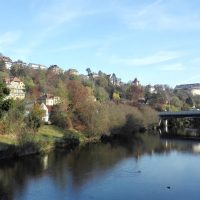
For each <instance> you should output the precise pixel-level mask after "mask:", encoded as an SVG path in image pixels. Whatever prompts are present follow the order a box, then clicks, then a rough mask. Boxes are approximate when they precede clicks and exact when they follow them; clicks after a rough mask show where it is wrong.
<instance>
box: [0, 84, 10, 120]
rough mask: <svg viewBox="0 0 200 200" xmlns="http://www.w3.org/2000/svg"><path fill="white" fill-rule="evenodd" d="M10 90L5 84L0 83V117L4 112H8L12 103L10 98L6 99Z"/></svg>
mask: <svg viewBox="0 0 200 200" xmlns="http://www.w3.org/2000/svg"><path fill="white" fill-rule="evenodd" d="M9 93H10V91H9V89H8V88H7V87H6V86H5V84H3V83H0V118H1V117H2V116H3V114H4V113H5V112H8V110H9V109H10V107H11V105H12V100H11V99H6V97H7V96H8V95H9Z"/></svg>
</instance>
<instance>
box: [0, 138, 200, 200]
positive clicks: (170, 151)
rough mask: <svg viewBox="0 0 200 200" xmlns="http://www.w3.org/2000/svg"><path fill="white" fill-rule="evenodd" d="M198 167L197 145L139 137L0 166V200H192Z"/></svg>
mask: <svg viewBox="0 0 200 200" xmlns="http://www.w3.org/2000/svg"><path fill="white" fill-rule="evenodd" d="M199 166H200V143H198V142H191V141H190V142H189V141H180V140H166V139H165V140H164V139H162V140H161V139H160V137H159V136H157V135H154V136H153V135H148V134H143V135H140V136H137V137H136V138H134V139H132V140H129V142H127V141H126V142H124V143H119V142H113V143H109V144H98V145H97V144H95V145H88V146H86V147H84V148H81V149H76V150H75V151H73V152H71V153H67V152H54V153H50V154H48V155H44V156H30V157H26V158H23V159H19V160H15V161H5V160H4V161H0V199H1V200H2V199H19V200H27V199H28V200H33V199H37V200H38V199H42V200H46V199H48V200H49V199H70V200H71V199H72V200H73V199H84V200H87V199H98V200H100V199H109V200H112V199H115V200H116V199H147V198H148V199H198V198H197V197H198V196H197V195H198V187H199V185H200V173H198V172H199ZM168 186H170V187H168ZM167 187H168V188H167Z"/></svg>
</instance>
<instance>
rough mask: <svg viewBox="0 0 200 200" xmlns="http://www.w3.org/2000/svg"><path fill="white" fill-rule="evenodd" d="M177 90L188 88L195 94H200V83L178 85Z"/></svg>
mask: <svg viewBox="0 0 200 200" xmlns="http://www.w3.org/2000/svg"><path fill="white" fill-rule="evenodd" d="M175 90H186V91H188V92H190V93H191V94H192V95H193V96H197V95H200V83H194V84H184V85H177V86H176V87H175Z"/></svg>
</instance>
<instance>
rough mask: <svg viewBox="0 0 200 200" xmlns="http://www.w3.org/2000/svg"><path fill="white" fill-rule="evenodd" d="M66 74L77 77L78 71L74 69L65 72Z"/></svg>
mask: <svg viewBox="0 0 200 200" xmlns="http://www.w3.org/2000/svg"><path fill="white" fill-rule="evenodd" d="M66 73H67V74H68V75H69V76H73V75H75V76H78V75H79V73H78V71H77V70H76V69H69V70H67V71H66Z"/></svg>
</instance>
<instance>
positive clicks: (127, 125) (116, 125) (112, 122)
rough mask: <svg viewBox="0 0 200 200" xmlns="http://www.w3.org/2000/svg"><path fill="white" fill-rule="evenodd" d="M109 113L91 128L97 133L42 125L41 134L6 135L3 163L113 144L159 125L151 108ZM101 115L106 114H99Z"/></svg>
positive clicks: (1, 142)
mask: <svg viewBox="0 0 200 200" xmlns="http://www.w3.org/2000/svg"><path fill="white" fill-rule="evenodd" d="M107 106H108V105H107ZM107 109H108V110H107V111H109V112H108V113H110V115H108V113H107V112H106V115H105V113H104V114H102V113H101V114H99V115H101V118H100V119H99V120H100V122H98V123H97V122H96V123H95V121H93V123H92V124H91V125H92V130H93V132H91V131H88V130H89V129H87V131H85V132H84V131H80V130H76V129H74V128H64V127H62V126H60V127H58V126H56V125H41V127H39V128H38V130H37V132H32V133H21V132H19V133H18V135H17V134H15V132H14V133H13V134H2V135H0V159H5V158H15V157H21V156H26V155H31V154H38V153H46V152H48V151H51V150H54V149H57V148H63V149H67V150H71V149H73V148H75V147H78V146H81V145H85V144H87V143H97V142H101V141H105V140H110V139H111V140H112V138H116V136H117V137H121V138H127V137H130V136H132V135H134V133H138V132H144V131H146V130H153V129H155V127H156V124H157V123H158V122H157V120H158V117H157V114H156V112H155V111H154V110H152V109H151V108H149V107H143V108H141V109H140V110H139V109H138V108H133V107H130V106H125V105H115V104H113V105H109V106H108V107H107ZM114 110H115V112H114ZM99 112H102V111H101V110H99ZM95 119H96V117H95ZM93 120H94V119H93ZM102 120H103V121H102ZM99 123H100V124H99ZM99 129H100V130H99Z"/></svg>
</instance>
